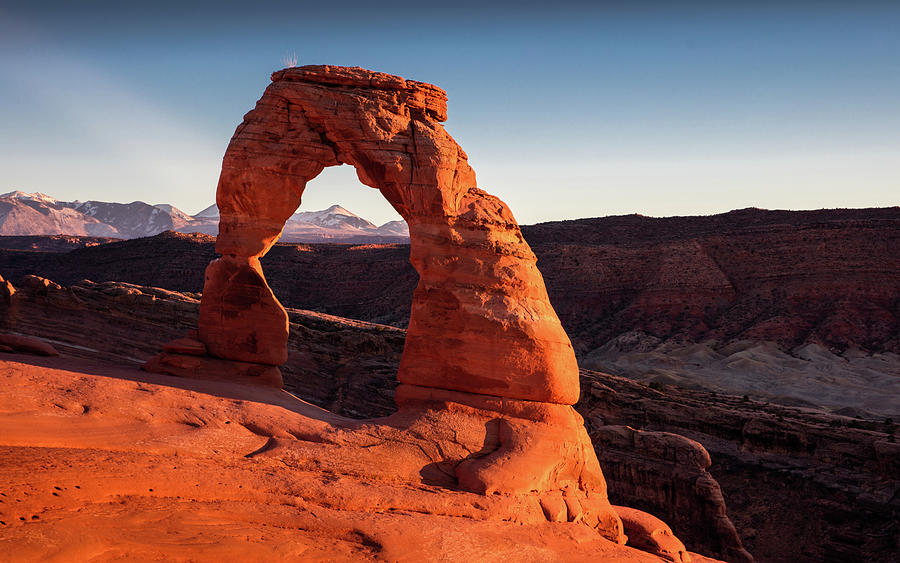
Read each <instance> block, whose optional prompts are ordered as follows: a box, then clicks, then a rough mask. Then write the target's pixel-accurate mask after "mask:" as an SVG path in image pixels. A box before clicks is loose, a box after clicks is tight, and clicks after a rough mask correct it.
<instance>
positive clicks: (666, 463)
mask: <svg viewBox="0 0 900 563" xmlns="http://www.w3.org/2000/svg"><path fill="white" fill-rule="evenodd" d="M595 386H598V384H595ZM591 391H592V394H594V393H596V392H597V391H596V390H595V388H594V387H592V389H591ZM606 392H608V393H614V391H612V390H611V389H608V388H607V390H606ZM590 436H591V438H592V439H593V441H594V444H595V445H596V446H597V451H598V452H599V456H600V459H601V460H602V462H603V466H604V467H606V475H608V476H609V482H610V484H611V485H612V486H614V490H615V491H616V496H618V497H619V498H620V499H628V501H629V503H634V504H635V505H637V506H640V507H641V508H646V509H651V508H657V507H666V511H667V512H666V513H664V514H663V513H660V515H661V516H663V517H664V518H666V519H669V521H670V522H672V525H673V526H676V527H677V526H678V525H682V526H684V527H685V528H689V529H690V532H691V539H692V540H694V541H697V542H698V543H699V544H700V545H703V547H704V548H705V549H707V550H709V551H711V552H714V553H721V554H722V556H723V557H724V558H725V559H726V560H727V561H730V562H732V563H752V562H753V557H752V556H751V555H750V553H748V552H747V550H746V549H744V547H743V545H742V544H741V539H740V537H739V536H738V533H737V530H736V529H735V527H734V524H733V523H732V522H731V520H730V519H729V518H728V515H727V513H726V508H725V499H724V497H723V495H722V489H721V488H720V486H719V483H718V482H717V481H716V480H715V479H714V478H713V476H712V475H710V473H709V472H708V471H707V469H708V468H709V466H710V465H711V464H712V461H711V460H710V457H709V453H708V452H707V451H706V449H705V448H704V447H703V446H702V445H701V444H700V443H698V442H696V441H694V440H691V439H690V438H686V437H684V436H681V435H679V434H674V433H672V432H651V431H642V430H635V429H634V428H631V427H629V426H623V425H598V426H596V427H595V428H594V429H593V431H591V433H590ZM661 484H662V486H660V485H661ZM657 509H658V508H657ZM632 510H633V509H632ZM616 512H618V514H619V516H620V517H622V520H623V523H624V525H625V533H626V535H628V538H629V541H632V540H633V541H637V539H636V536H635V535H634V534H633V533H631V532H629V522H628V521H627V520H626V517H625V515H624V514H623V512H622V510H621V509H619V508H618V507H617V508H616ZM648 516H649V515H648ZM651 518H654V519H656V518H655V517H651ZM664 526H666V525H664ZM665 529H666V530H669V528H668V526H666V528H665ZM660 534H662V535H663V536H665V533H663V532H660ZM668 534H671V530H670V531H669V532H668ZM642 535H643V534H642ZM682 537H684V539H685V541H690V540H689V539H688V538H687V537H685V536H682ZM676 541H678V540H676ZM679 544H680V542H679ZM692 547H693V546H692ZM682 549H683V546H682ZM695 549H696V548H695ZM673 560H675V561H678V559H673Z"/></svg>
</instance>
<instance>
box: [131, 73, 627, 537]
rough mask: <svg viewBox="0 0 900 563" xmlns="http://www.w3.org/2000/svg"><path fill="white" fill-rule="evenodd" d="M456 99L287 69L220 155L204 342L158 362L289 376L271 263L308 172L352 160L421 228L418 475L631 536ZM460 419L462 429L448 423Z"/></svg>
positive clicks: (523, 251) (560, 340)
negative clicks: (452, 113)
mask: <svg viewBox="0 0 900 563" xmlns="http://www.w3.org/2000/svg"><path fill="white" fill-rule="evenodd" d="M446 99H447V98H446V94H445V93H444V92H443V91H442V90H441V89H439V88H437V87H435V86H432V85H430V84H424V83H422V82H415V81H411V80H404V79H403V78H400V77H398V76H392V75H388V74H383V73H378V72H371V71H368V70H364V69H361V68H345V67H333V66H306V67H299V68H290V69H286V70H282V71H279V72H276V73H274V74H273V75H272V83H271V84H270V85H269V87H268V88H267V89H266V91H265V93H264V94H263V96H262V98H261V99H260V100H259V102H258V103H257V105H256V108H255V109H254V110H252V111H250V112H249V113H248V114H247V115H246V116H245V117H244V122H243V123H242V124H241V125H240V126H239V127H238V128H237V131H236V132H235V134H234V136H233V137H232V139H231V143H230V144H229V146H228V149H227V151H226V153H225V158H224V161H223V165H222V173H221V176H220V178H219V185H218V190H217V193H216V204H217V205H218V207H219V212H220V222H219V235H218V238H217V241H216V250H217V252H219V253H220V254H221V255H222V257H221V258H219V259H217V260H214V261H213V262H212V263H211V264H210V265H209V266H208V268H207V269H206V279H205V285H204V288H203V297H202V300H201V303H200V318H199V331H198V334H197V336H198V340H197V341H193V340H188V341H181V342H178V343H174V344H171V345H169V346H168V348H167V350H166V351H165V352H163V354H161V355H160V356H158V357H157V358H154V359H153V360H152V361H151V362H149V363H148V365H147V366H146V369H150V370H156V371H162V372H165V373H169V374H173V375H184V376H192V377H196V376H197V375H198V374H201V373H217V374H221V373H223V372H226V373H227V374H228V375H227V377H228V378H230V379H239V380H240V379H243V380H244V381H245V382H259V383H267V384H270V385H272V384H274V385H278V386H280V385H281V378H280V374H278V375H277V376H276V375H274V373H273V372H272V371H271V370H276V371H277V367H276V366H279V365H281V364H284V363H285V362H286V361H287V341H288V334H289V322H288V314H287V312H286V311H285V309H284V307H282V306H281V304H280V303H279V302H278V300H277V298H276V297H275V295H274V294H273V293H272V290H271V289H270V288H269V286H268V284H267V282H266V279H265V276H264V274H263V271H262V267H261V265H260V261H259V260H260V258H261V257H262V256H264V255H265V254H266V252H268V250H269V249H270V248H271V247H272V245H274V244H275V242H276V241H277V240H278V237H279V236H280V235H281V232H282V230H283V228H284V225H285V222H286V221H287V220H288V218H290V217H291V215H292V214H293V213H294V212H295V211H296V209H297V207H298V206H299V205H300V201H301V197H302V195H303V190H304V189H305V187H306V183H307V182H308V181H309V180H311V179H313V178H314V177H315V176H317V175H318V174H319V173H320V172H322V170H323V169H324V168H325V167H327V166H336V165H339V164H350V165H352V166H354V167H355V168H356V171H357V175H358V176H359V179H360V181H362V183H363V184H365V185H367V186H371V187H373V188H376V189H378V190H380V191H381V193H382V194H383V195H384V197H385V198H386V199H387V200H388V202H390V204H391V205H392V206H393V207H394V209H396V210H397V212H398V213H399V214H400V215H401V216H402V217H403V218H404V219H405V220H406V222H407V223H408V225H409V230H410V240H411V243H410V244H411V251H410V261H411V262H412V264H413V266H414V267H415V269H416V271H417V272H418V274H419V283H418V286H417V287H416V289H415V292H414V294H413V303H412V311H411V315H410V323H409V330H408V332H407V336H406V341H405V346H404V350H403V355H402V358H401V360H400V367H399V372H398V376H397V379H398V380H399V381H400V383H401V385H400V387H398V389H397V391H396V395H395V399H396V402H397V405H398V406H399V407H400V411H399V413H398V414H397V415H396V416H395V417H394V418H393V421H394V422H393V423H394V424H396V425H397V426H403V427H405V428H409V429H410V432H419V431H418V430H415V431H414V430H412V429H414V428H419V427H434V428H436V429H435V430H434V436H435V438H434V439H435V441H436V442H437V443H438V444H439V445H438V447H437V454H436V455H432V456H430V457H429V461H430V462H431V463H429V464H428V465H427V466H426V467H425V468H421V471H422V474H423V475H432V476H431V477H429V478H430V479H435V480H437V481H435V482H440V481H441V479H443V478H444V477H442V474H443V475H448V474H449V475H453V476H454V478H453V479H452V483H449V484H451V485H453V486H458V487H461V488H462V489H464V490H468V491H472V492H477V493H482V494H491V493H505V494H513V495H522V494H525V495H536V496H537V498H538V499H539V504H540V507H541V510H542V511H543V516H544V517H545V518H546V519H548V520H550V521H560V522H565V521H569V522H580V523H582V524H585V525H587V526H589V527H590V528H592V529H596V530H597V531H598V532H599V533H600V534H601V535H603V536H605V537H607V538H609V539H611V540H613V541H617V542H619V543H623V542H624V541H625V537H624V535H623V534H622V524H621V521H620V520H619V518H618V516H617V515H616V513H615V511H614V510H613V509H612V507H611V506H610V504H609V501H608V499H607V492H606V482H605V480H604V478H603V473H602V471H601V470H600V465H599V463H598V462H597V458H596V454H595V453H594V450H593V447H592V445H591V441H590V438H589V437H588V435H587V432H586V431H585V428H584V421H583V419H582V418H581V416H580V415H578V413H576V412H575V410H574V408H573V407H572V405H573V404H574V403H575V402H576V401H577V400H578V397H579V383H578V366H577V364H576V361H575V354H574V351H573V349H572V345H571V343H570V341H569V338H568V336H567V335H566V333H565V331H564V330H563V328H562V326H561V324H560V322H559V319H558V317H557V316H556V312H555V311H554V310H553V307H552V306H551V305H550V301H549V298H548V296H547V291H546V289H545V286H544V281H543V278H542V277H541V275H540V272H539V271H538V269H537V267H536V261H537V260H536V258H535V256H534V253H533V252H532V251H531V249H530V247H529V246H528V244H527V243H526V242H525V240H524V238H523V237H522V234H521V232H520V230H519V226H518V224H517V223H516V221H515V219H514V218H513V215H512V212H511V211H510V210H509V208H508V207H507V206H506V205H505V204H504V203H503V202H502V201H500V200H499V199H497V198H496V197H494V196H491V195H490V194H488V193H486V192H484V191H481V190H479V189H478V188H477V187H476V182H475V172H474V171H473V170H472V168H471V167H470V166H469V164H468V161H467V156H466V154H465V152H463V150H462V149H461V148H460V147H459V145H457V144H456V142H455V141H454V140H453V138H452V137H451V136H450V135H449V134H448V133H447V132H446V131H445V130H444V128H443V127H442V126H441V123H440V122H442V121H444V120H445V119H446V117H447V106H446ZM203 352H205V354H206V355H203ZM222 360H228V363H229V364H230V365H231V366H233V367H232V368H230V369H229V368H228V367H227V366H225V365H223V362H222ZM254 366H255V367H254ZM246 376H254V377H253V379H251V378H250V377H246ZM454 416H455V417H456V418H455V419H454V418H453V417H454ZM448 420H452V422H448ZM448 424H452V426H453V434H454V436H449V435H445V434H446V429H445V430H444V432H445V434H441V430H440V429H441V428H443V427H444V426H446V425H448ZM457 430H459V432H458V435H457ZM370 432H371V431H370ZM351 434H352V433H351ZM460 436H462V437H460ZM351 441H352V440H351ZM440 444H442V445H440ZM428 467H437V468H441V470H440V471H439V472H438V473H434V472H430V470H429V469H428Z"/></svg>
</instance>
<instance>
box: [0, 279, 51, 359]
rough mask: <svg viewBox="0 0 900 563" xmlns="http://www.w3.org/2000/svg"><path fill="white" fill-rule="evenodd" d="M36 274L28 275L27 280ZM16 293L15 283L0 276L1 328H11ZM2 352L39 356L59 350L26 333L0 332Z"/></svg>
mask: <svg viewBox="0 0 900 563" xmlns="http://www.w3.org/2000/svg"><path fill="white" fill-rule="evenodd" d="M30 278H35V279H43V278H37V277H36V276H28V279H26V281H29V280H30ZM15 294H16V288H15V287H13V284H11V283H9V282H8V281H7V280H5V279H3V276H0V329H4V330H9V329H10V319H11V317H12V308H13V300H14V296H15ZM0 352H23V353H26V354H36V355H38V356H58V355H59V352H57V351H56V349H55V348H54V347H53V346H51V345H50V344H48V343H46V342H44V341H43V340H40V339H38V338H34V337H32V336H26V335H24V334H4V333H0Z"/></svg>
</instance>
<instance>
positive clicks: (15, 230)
mask: <svg viewBox="0 0 900 563" xmlns="http://www.w3.org/2000/svg"><path fill="white" fill-rule="evenodd" d="M72 207H73V206H72V204H71V203H70V202H61V201H57V200H56V199H54V198H52V197H50V196H48V195H45V194H42V193H33V194H29V193H25V192H21V191H14V192H9V193H6V194H3V195H0V235H57V234H70V235H79V236H94V237H119V236H121V235H120V234H119V232H118V230H116V228H115V227H113V226H111V225H107V224H106V223H104V222H102V221H100V220H98V219H96V218H94V217H90V216H88V215H85V214H84V213H81V212H80V211H77V210H75V209H73V208H72Z"/></svg>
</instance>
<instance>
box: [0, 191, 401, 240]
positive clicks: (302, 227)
mask: <svg viewBox="0 0 900 563" xmlns="http://www.w3.org/2000/svg"><path fill="white" fill-rule="evenodd" d="M164 231H177V232H182V233H204V234H210V235H215V234H217V233H218V231H219V208H218V207H217V206H216V205H215V204H213V205H211V206H209V207H207V208H206V209H204V210H203V211H201V212H199V213H197V214H196V215H188V214H187V213H185V212H183V211H181V210H180V209H178V208H177V207H175V206H173V205H169V204H167V203H161V204H157V205H150V204H148V203H144V202H143V201H133V202H131V203H111V202H106V201H60V200H58V199H56V198H53V197H51V196H48V195H46V194H42V193H39V192H35V193H25V192H21V191H13V192H9V193H5V194H2V195H0V235H5V236H9V235H20V236H21V235H57V234H61V235H79V236H94V237H110V238H122V239H132V238H139V237H146V236H153V235H156V234H159V233H161V232H164ZM281 240H282V241H285V242H353V243H367V242H377V243H386V242H408V241H409V228H408V227H407V225H406V222H405V221H390V222H388V223H385V224H384V225H381V226H377V225H375V224H374V223H372V222H371V221H369V220H367V219H364V218H362V217H360V216H359V215H356V214H355V213H352V212H350V211H348V210H347V209H345V208H343V207H341V206H340V205H332V206H331V207H329V208H328V209H323V210H321V211H301V212H299V213H295V214H294V215H293V216H292V217H291V218H290V219H289V220H288V221H287V224H285V227H284V232H283V234H282V237H281Z"/></svg>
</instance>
